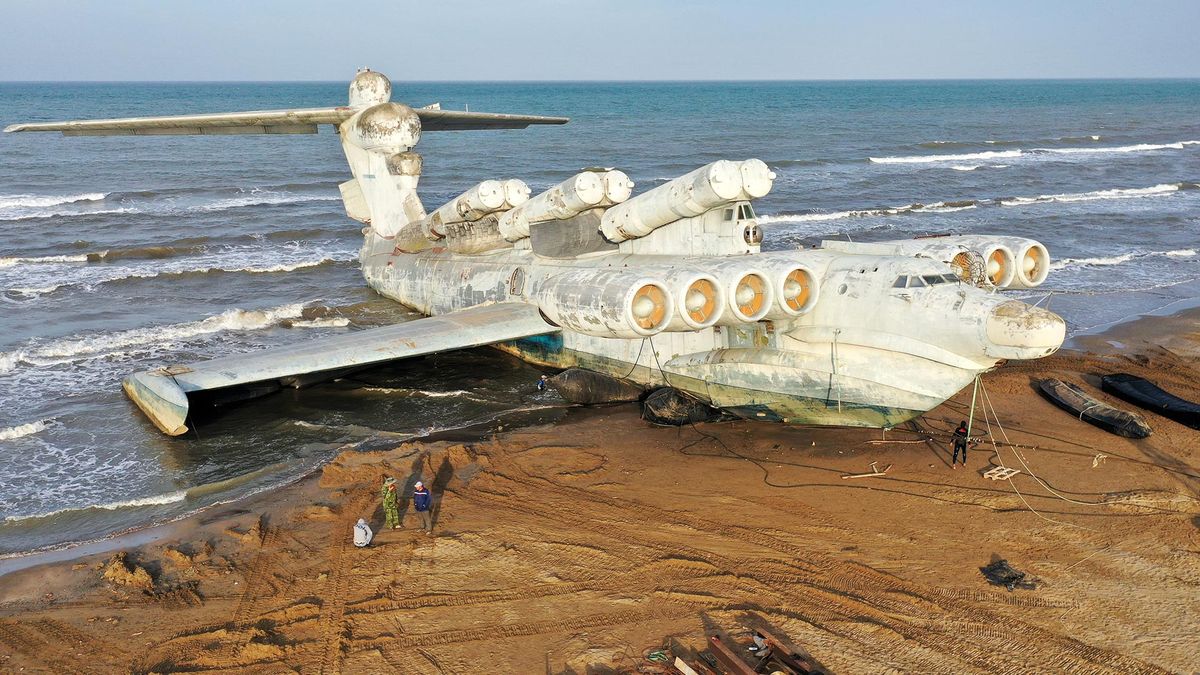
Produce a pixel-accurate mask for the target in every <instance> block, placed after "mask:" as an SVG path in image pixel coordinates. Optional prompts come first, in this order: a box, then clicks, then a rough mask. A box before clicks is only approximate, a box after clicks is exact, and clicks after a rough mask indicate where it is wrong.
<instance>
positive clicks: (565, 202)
mask: <svg viewBox="0 0 1200 675" xmlns="http://www.w3.org/2000/svg"><path fill="white" fill-rule="evenodd" d="M631 194H633V181H632V180H629V176H627V175H625V172H623V171H617V170H611V171H584V172H582V173H578V174H575V175H574V176H571V177H570V178H568V179H567V180H565V181H563V182H561V183H559V184H558V185H555V186H554V187H552V188H550V189H549V190H546V191H545V192H543V193H541V194H539V195H537V196H536V197H534V198H533V199H530V200H529V201H527V202H525V203H524V204H521V205H520V206H518V207H516V208H514V209H512V210H511V211H509V212H508V213H505V214H504V215H503V216H502V217H501V218H500V232H501V233H502V234H504V238H505V239H507V240H509V241H512V242H516V241H520V240H522V239H524V238H526V237H528V236H529V226H530V225H532V224H534V223H543V222H546V221H549V220H566V219H567V218H572V217H574V216H577V215H579V214H580V213H583V212H584V211H587V210H588V209H594V208H596V207H597V206H611V205H613V204H618V203H620V202H623V201H625V200H626V199H629V195H631Z"/></svg>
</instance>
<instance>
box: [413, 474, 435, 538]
mask: <svg viewBox="0 0 1200 675" xmlns="http://www.w3.org/2000/svg"><path fill="white" fill-rule="evenodd" d="M412 499H413V510H414V511H416V512H417V518H419V519H420V520H421V529H423V530H425V534H433V515H432V514H430V512H429V507H430V506H431V505H432V502H433V498H432V497H431V496H430V494H429V488H427V487H425V484H424V483H422V482H421V481H417V484H416V485H414V486H413V496H412Z"/></svg>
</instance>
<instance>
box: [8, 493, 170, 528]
mask: <svg viewBox="0 0 1200 675" xmlns="http://www.w3.org/2000/svg"><path fill="white" fill-rule="evenodd" d="M187 495H188V491H187V490H178V491H176V492H167V493H165V494H161V495H152V496H150V497H137V498H135V499H125V500H122V501H117V502H109V503H106V504H91V505H88V506H81V507H68V508H65V509H55V510H53V511H45V512H43V513H33V514H30V515H26V516H5V517H4V520H5V522H10V523H15V522H20V521H23V520H39V519H41V518H51V517H53V516H57V515H61V514H63V513H70V512H72V511H88V510H91V509H95V510H99V511H117V510H120V509H133V508H138V507H142V506H164V505H166V504H175V503H177V502H181V501H183V500H184V499H187Z"/></svg>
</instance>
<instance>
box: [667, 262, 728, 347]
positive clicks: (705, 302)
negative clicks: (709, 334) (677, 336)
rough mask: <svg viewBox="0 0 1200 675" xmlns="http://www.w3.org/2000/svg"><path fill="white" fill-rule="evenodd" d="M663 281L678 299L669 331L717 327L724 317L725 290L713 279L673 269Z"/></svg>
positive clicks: (698, 272)
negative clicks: (715, 325)
mask: <svg viewBox="0 0 1200 675" xmlns="http://www.w3.org/2000/svg"><path fill="white" fill-rule="evenodd" d="M662 278H663V281H664V282H665V283H666V284H667V286H668V287H669V288H670V289H671V292H672V293H673V295H674V296H675V315H674V317H673V318H672V319H671V322H670V323H669V324H667V328H666V330H668V331H680V332H682V331H692V330H702V329H704V328H708V327H709V326H712V325H714V324H716V323H717V321H719V320H720V319H721V316H722V315H723V314H724V313H725V307H726V293H725V287H724V286H723V285H722V284H721V282H720V280H719V279H717V278H716V277H714V276H713V275H711V274H708V273H707V272H701V271H699V270H689V269H672V270H668V271H666V272H665V273H664V274H663V275H662Z"/></svg>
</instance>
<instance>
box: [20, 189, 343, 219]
mask: <svg viewBox="0 0 1200 675" xmlns="http://www.w3.org/2000/svg"><path fill="white" fill-rule="evenodd" d="M339 199H340V196H339V195H338V194H337V193H336V192H328V193H320V194H315V193H303V192H292V191H289V190H275V189H270V188H250V189H240V190H238V191H237V193H236V195H235V196H233V197H216V196H215V195H211V194H210V195H205V194H198V193H196V191H194V190H168V191H161V192H158V191H153V190H146V191H140V192H116V193H100V192H96V193H87V194H80V195H63V196H46V197H37V196H32V195H11V196H7V197H3V196H0V220H5V221H19V220H36V219H43V218H59V217H74V216H91V215H100V214H113V213H137V214H151V215H167V214H179V213H188V212H216V211H225V210H230V209H241V208H246V207H251V206H278V205H286V204H302V203H305V202H327V201H338V200H339Z"/></svg>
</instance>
